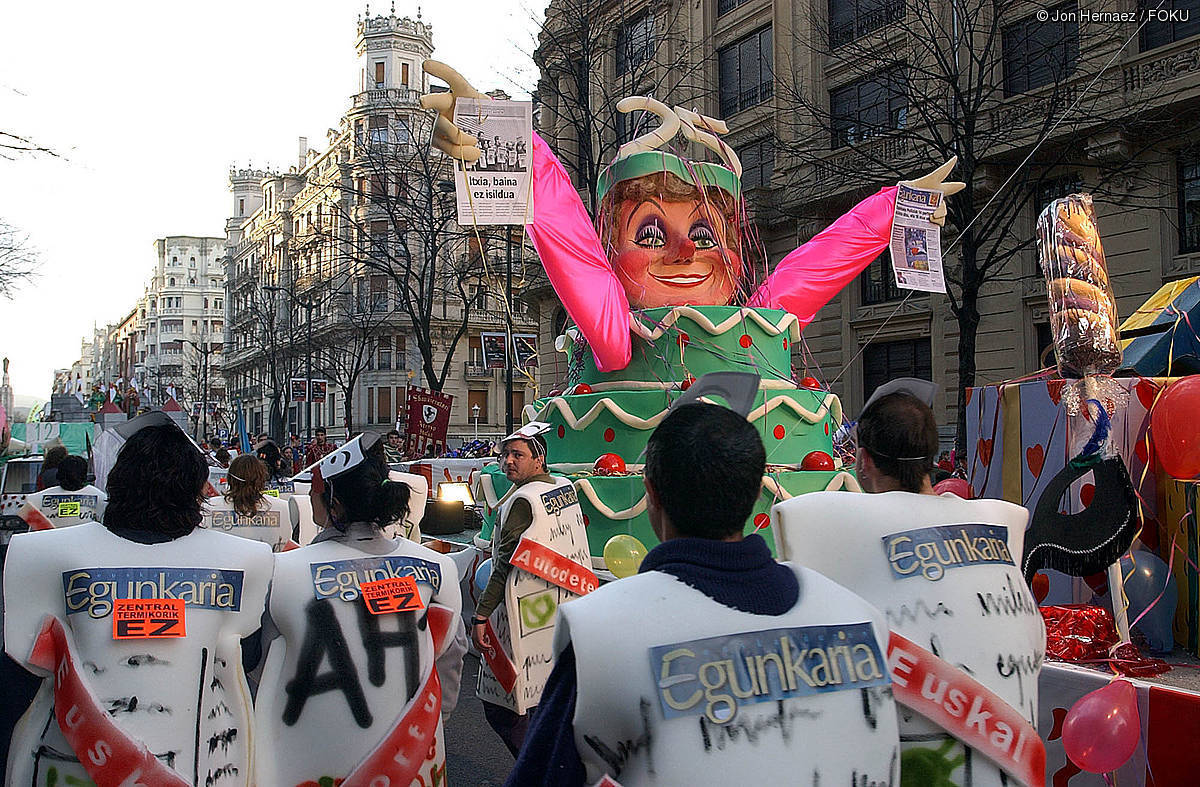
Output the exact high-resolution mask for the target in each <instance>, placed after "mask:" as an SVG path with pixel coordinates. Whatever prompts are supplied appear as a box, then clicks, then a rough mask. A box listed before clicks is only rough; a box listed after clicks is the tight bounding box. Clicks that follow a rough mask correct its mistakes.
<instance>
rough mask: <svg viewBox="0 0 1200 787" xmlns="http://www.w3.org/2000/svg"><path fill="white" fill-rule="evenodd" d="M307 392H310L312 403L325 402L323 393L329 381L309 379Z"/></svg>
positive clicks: (325, 391)
mask: <svg viewBox="0 0 1200 787" xmlns="http://www.w3.org/2000/svg"><path fill="white" fill-rule="evenodd" d="M308 386H309V392H310V393H311V394H312V403H313V404H325V395H326V393H327V391H328V389H329V383H328V381H326V380H309V381H308Z"/></svg>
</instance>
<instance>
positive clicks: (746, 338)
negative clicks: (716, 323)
mask: <svg viewBox="0 0 1200 787" xmlns="http://www.w3.org/2000/svg"><path fill="white" fill-rule="evenodd" d="M753 343H754V340H753V339H751V338H750V334H748V333H743V334H742V338H740V339H738V344H740V345H742V346H743V347H749V346H750V345H751V344H753Z"/></svg>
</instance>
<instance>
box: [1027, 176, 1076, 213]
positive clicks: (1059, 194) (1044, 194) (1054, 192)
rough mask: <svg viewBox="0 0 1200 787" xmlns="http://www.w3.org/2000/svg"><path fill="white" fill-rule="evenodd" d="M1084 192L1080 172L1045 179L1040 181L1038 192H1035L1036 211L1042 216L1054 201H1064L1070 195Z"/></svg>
mask: <svg viewBox="0 0 1200 787" xmlns="http://www.w3.org/2000/svg"><path fill="white" fill-rule="evenodd" d="M1082 190H1083V178H1082V177H1080V176H1079V173H1078V172H1072V173H1070V174H1067V175H1060V176H1058V177H1054V178H1043V179H1042V180H1040V181H1038V184H1037V191H1035V192H1034V198H1035V200H1036V204H1035V205H1034V210H1035V211H1036V213H1038V214H1040V213H1041V212H1042V211H1043V210H1045V209H1046V206H1047V205H1049V204H1050V203H1051V202H1053V201H1054V200H1056V199H1062V198H1063V197H1065V196H1067V195H1069V194H1076V193H1078V192H1080V191H1082Z"/></svg>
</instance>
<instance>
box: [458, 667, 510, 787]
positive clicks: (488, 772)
mask: <svg viewBox="0 0 1200 787" xmlns="http://www.w3.org/2000/svg"><path fill="white" fill-rule="evenodd" d="M478 674H479V658H478V657H477V656H475V654H474V653H469V654H468V655H467V658H466V660H465V662H464V663H463V678H462V689H461V690H460V691H459V695H458V707H457V708H455V709H454V714H453V715H452V716H451V717H450V721H448V722H447V723H446V751H447V756H446V776H447V780H448V781H449V782H450V784H453V785H454V787H464V785H465V786H466V787H491V786H492V785H499V784H504V780H505V778H507V777H508V772H509V771H510V770H511V769H512V764H513V758H512V756H511V755H510V754H509V753H508V749H506V748H505V747H504V744H503V743H501V742H500V737H499V736H498V735H496V733H495V732H493V731H492V728H491V727H489V726H488V724H487V721H486V720H485V719H484V718H483V706H482V704H481V703H480V701H479V699H478V698H477V697H476V696H475V680H476V676H477V675H478Z"/></svg>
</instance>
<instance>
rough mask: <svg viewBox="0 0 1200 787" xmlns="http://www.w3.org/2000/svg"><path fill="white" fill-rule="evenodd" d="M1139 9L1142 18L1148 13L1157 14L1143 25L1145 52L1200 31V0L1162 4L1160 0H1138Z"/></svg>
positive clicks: (1174, 1) (1179, 0) (1142, 41)
mask: <svg viewBox="0 0 1200 787" xmlns="http://www.w3.org/2000/svg"><path fill="white" fill-rule="evenodd" d="M1138 9H1139V10H1141V12H1142V14H1143V16H1142V17H1141V18H1142V19H1145V15H1146V14H1156V16H1154V17H1153V18H1151V19H1149V20H1147V21H1146V23H1145V24H1144V25H1143V26H1142V29H1141V33H1140V35H1141V47H1142V51H1143V52H1145V51H1146V50H1148V49H1154V48H1156V47H1160V46H1166V45H1167V44H1173V43H1175V42H1176V41H1182V40H1183V39H1185V38H1188V37H1190V36H1194V35H1196V34H1197V33H1200V0H1172V2H1171V3H1170V4H1167V3H1163V4H1161V6H1160V4H1159V2H1158V0H1138Z"/></svg>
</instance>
